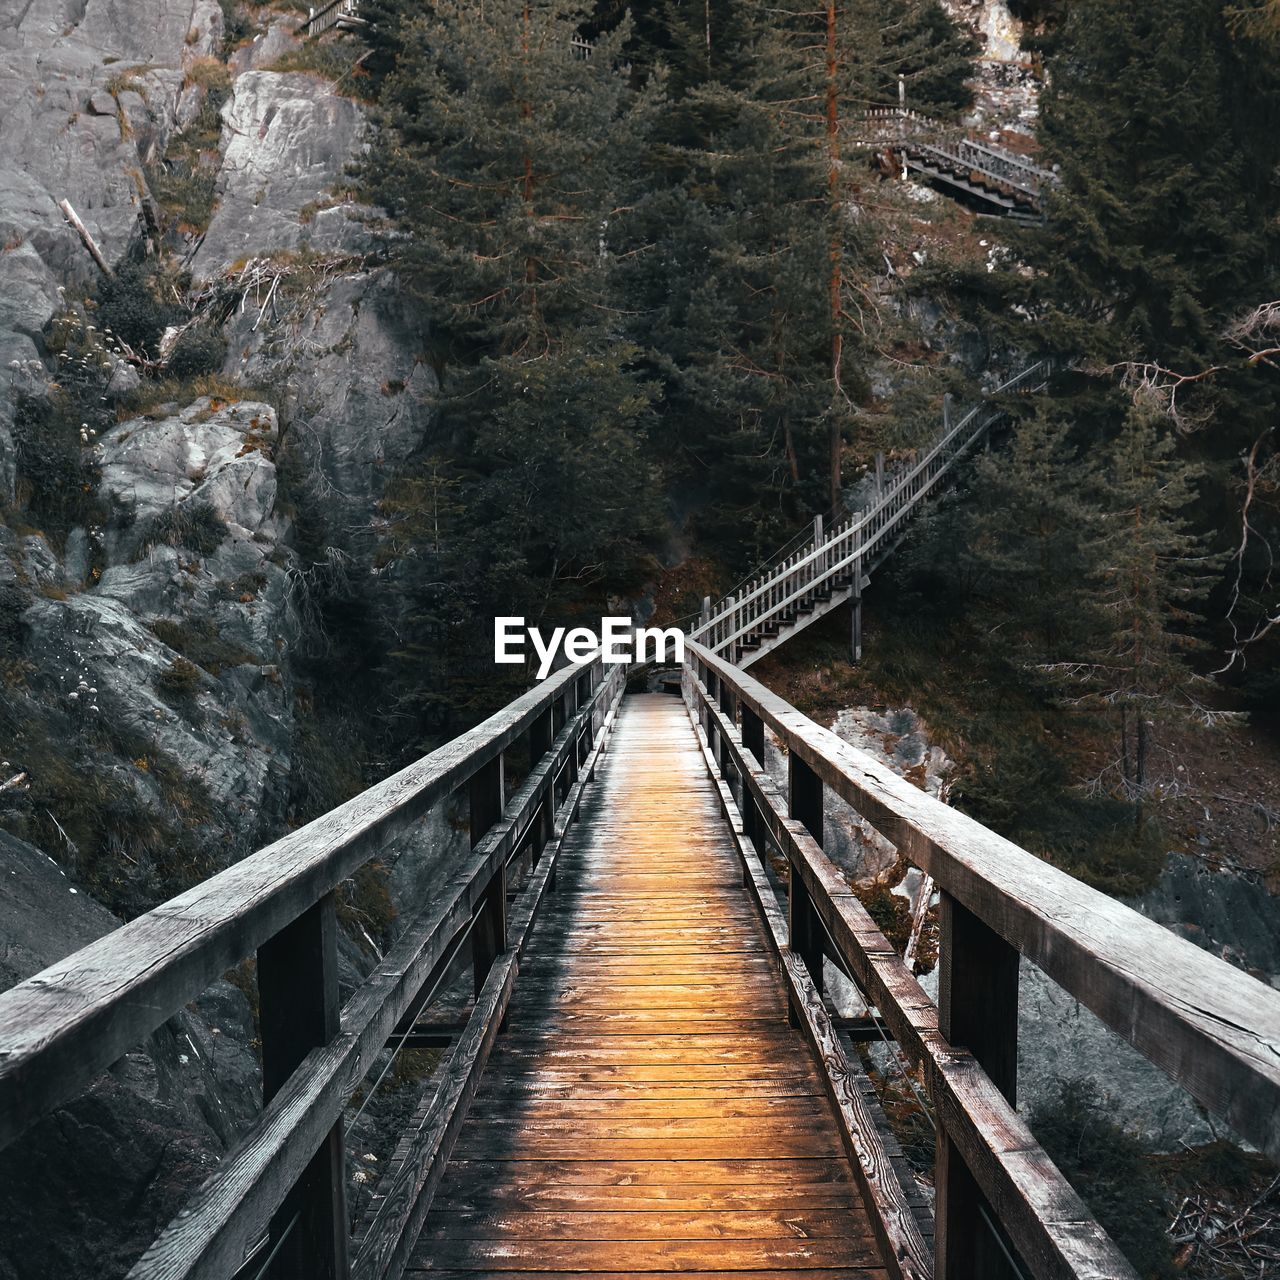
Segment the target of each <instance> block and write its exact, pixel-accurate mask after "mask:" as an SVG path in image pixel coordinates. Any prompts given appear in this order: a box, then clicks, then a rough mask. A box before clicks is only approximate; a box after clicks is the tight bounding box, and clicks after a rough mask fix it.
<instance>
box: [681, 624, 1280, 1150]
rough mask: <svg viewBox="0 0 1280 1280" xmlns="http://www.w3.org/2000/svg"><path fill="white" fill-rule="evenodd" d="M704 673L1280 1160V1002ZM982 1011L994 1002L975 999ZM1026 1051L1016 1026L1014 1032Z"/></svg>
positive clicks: (833, 741) (956, 900) (743, 689)
mask: <svg viewBox="0 0 1280 1280" xmlns="http://www.w3.org/2000/svg"><path fill="white" fill-rule="evenodd" d="M686 653H687V656H686V665H688V664H690V663H696V664H699V671H698V674H699V675H702V674H703V673H709V675H710V676H711V677H712V678H713V679H714V681H715V682H716V684H717V686H718V687H720V688H723V689H725V690H728V691H729V692H730V694H731V696H732V698H733V699H734V701H735V703H736V705H737V707H738V708H742V707H745V708H747V710H748V711H749V712H750V713H751V714H753V715H754V716H756V717H758V718H759V719H760V720H761V721H762V722H763V723H764V724H765V725H767V726H768V727H769V728H770V729H772V730H773V732H774V733H775V734H776V735H777V736H778V738H779V740H780V742H781V745H782V747H783V748H784V749H785V750H786V752H787V753H788V756H789V759H790V761H791V767H792V770H793V773H794V771H795V770H796V768H797V766H798V767H799V768H801V769H802V770H807V771H808V772H809V773H810V774H812V775H813V777H814V778H815V779H816V780H817V782H818V783H819V784H820V786H824V787H830V788H831V790H832V791H834V792H835V793H836V794H837V795H839V796H840V797H841V798H842V799H844V800H845V801H847V802H848V803H849V804H850V805H852V806H853V807H854V809H855V810H857V812H858V813H860V814H861V815H862V816H863V817H864V818H865V819H866V820H867V821H868V822H869V823H870V824H871V825H872V826H873V827H875V828H876V829H877V830H878V831H879V832H880V833H881V834H882V835H883V836H884V837H885V838H886V839H887V840H889V841H890V842H891V843H892V844H894V845H895V846H896V848H897V849H898V851H899V853H900V854H901V855H902V856H903V857H905V858H906V859H907V861H909V862H910V863H912V864H913V865H915V866H917V867H919V868H920V869H921V870H922V871H924V872H926V873H927V874H928V875H929V876H931V877H932V878H933V880H934V882H935V883H936V884H937V886H938V888H939V889H940V890H941V892H942V895H943V899H944V903H953V904H956V905H958V906H959V907H961V908H963V909H964V910H965V911H966V912H968V913H970V914H971V915H972V916H973V917H975V918H976V921H978V922H980V927H985V929H986V930H987V931H989V932H990V934H991V935H992V938H993V940H994V942H995V943H997V944H1000V945H1004V946H1007V947H1008V948H1012V949H1013V950H1015V951H1016V952H1017V953H1019V954H1021V955H1023V956H1025V957H1026V958H1027V959H1028V960H1030V961H1032V962H1033V963H1034V964H1035V965H1036V966H1037V967H1038V968H1040V969H1041V970H1042V971H1043V972H1044V973H1045V974H1046V975H1047V976H1048V977H1049V978H1050V979H1052V980H1053V981H1054V982H1055V983H1057V984H1058V986H1060V987H1062V988H1063V990H1065V991H1067V992H1068V993H1070V994H1071V995H1072V996H1074V997H1075V998H1076V999H1077V1000H1079V1001H1080V1002H1081V1004H1083V1005H1085V1006H1086V1007H1088V1008H1089V1009H1091V1010H1092V1011H1093V1012H1094V1013H1095V1014H1097V1016H1098V1017H1099V1018H1101V1019H1102V1021H1103V1022H1105V1023H1106V1024H1107V1025H1108V1026H1109V1027H1111V1028H1112V1030H1114V1031H1115V1032H1116V1033H1117V1034H1119V1035H1120V1036H1121V1037H1122V1038H1123V1039H1125V1040H1126V1041H1128V1043H1129V1044H1131V1045H1132V1046H1133V1047H1134V1048H1135V1049H1137V1050H1138V1052H1139V1053H1141V1054H1142V1055H1143V1056H1144V1057H1146V1058H1147V1059H1149V1060H1150V1061H1151V1062H1153V1063H1155V1064H1156V1065H1157V1066H1159V1067H1160V1068H1161V1069H1162V1070H1164V1071H1165V1072H1166V1073H1167V1074H1168V1075H1169V1076H1170V1077H1171V1078H1172V1079H1174V1080H1175V1081H1177V1082H1178V1083H1179V1084H1180V1085H1182V1086H1183V1087H1184V1088H1185V1089H1187V1090H1188V1092H1190V1093H1191V1094H1192V1095H1193V1096H1194V1097H1195V1098H1196V1099H1197V1100H1198V1101H1199V1102H1200V1103H1202V1104H1203V1105H1204V1106H1205V1107H1206V1108H1207V1109H1208V1110H1210V1111H1211V1112H1213V1113H1214V1114H1215V1115H1218V1116H1220V1117H1221V1118H1222V1119H1223V1120H1225V1121H1226V1123H1227V1124H1229V1125H1230V1126H1231V1128H1232V1129H1234V1130H1235V1131H1236V1132H1237V1133H1238V1134H1240V1135H1241V1136H1243V1137H1244V1138H1245V1139H1246V1140H1247V1141H1249V1142H1251V1143H1253V1144H1254V1145H1255V1146H1256V1147H1258V1148H1259V1149H1260V1150H1262V1151H1265V1152H1266V1153H1267V1154H1268V1155H1270V1156H1271V1157H1272V1158H1273V1159H1275V1158H1280V992H1277V991H1275V990H1273V989H1272V988H1270V987H1268V986H1266V985H1265V984H1263V983H1261V982H1259V981H1258V980H1257V979H1255V978H1253V977H1250V976H1249V975H1248V974H1246V973H1244V972H1243V971H1242V970H1240V969H1237V968H1234V967H1233V966H1232V965H1229V964H1228V963H1226V961H1224V960H1220V959H1218V958H1217V957H1216V956H1214V955H1212V954H1210V953H1209V952H1206V951H1203V950H1201V949H1200V948H1199V947H1197V946H1195V945H1194V944H1193V943H1191V942H1188V941H1186V940H1185V939H1183V938H1179V937H1177V936H1176V935H1175V934H1173V933H1171V932H1170V931H1169V930H1167V929H1165V928H1163V927H1162V926H1161V925H1159V924H1156V923H1155V922H1154V921H1152V920H1149V919H1147V917H1145V916H1143V915H1141V914H1139V913H1138V912H1136V911H1134V910H1133V909H1132V908H1130V907H1127V906H1125V905H1124V904H1123V903H1120V902H1117V901H1116V900H1115V899H1113V898H1110V897H1108V896H1107V895H1106V894H1104V893H1100V892H1099V891H1098V890H1096V889H1092V888H1090V887H1089V886H1087V885H1085V884H1083V883H1082V882H1081V881H1079V880H1076V879H1075V878H1074V877H1072V876H1070V875H1068V874H1067V873H1066V872H1064V871H1061V870H1059V869H1058V868H1057V867H1054V866H1053V865H1051V864H1050V863H1047V862H1045V861H1043V860H1042V859H1040V858H1037V857H1036V856H1035V855H1034V854H1031V853H1028V852H1027V851H1026V850H1025V849H1022V848H1020V847H1019V846H1018V845H1016V844H1014V843H1013V842H1012V841H1010V840H1006V839H1005V838H1004V837H1002V836H999V835H997V834H996V833H995V832H993V831H990V830H988V829H987V828H986V827H984V826H982V824H981V823H979V822H977V821H975V820H974V819H973V818H970V817H968V816H967V815H965V814H963V813H961V812H960V811H958V810H956V809H952V808H950V807H949V806H947V805H945V804H943V803H941V802H940V801H939V800H937V799H936V798H934V797H932V796H930V795H928V794H926V793H925V792H923V791H921V790H919V789H918V788H917V787H915V786H913V785H912V784H911V783H909V782H907V781H906V780H905V779H904V778H902V777H900V776H899V775H898V774H896V773H894V772H893V770H892V769H889V768H888V767H887V766H885V765H882V764H880V763H879V762H878V761H876V760H875V759H874V758H872V757H871V756H868V755H866V754H864V753H863V752H860V751H858V750H856V749H855V748H853V747H851V746H849V745H848V744H847V743H845V742H843V741H841V739H840V738H838V737H837V736H836V735H835V734H834V733H832V732H831V731H830V730H827V729H823V728H821V727H820V726H818V725H816V724H814V723H813V721H811V720H810V719H809V718H808V717H807V716H804V715H802V714H801V713H800V712H799V711H796V710H795V709H794V708H793V707H791V706H790V705H789V704H788V703H786V702H785V701H784V700H783V699H782V698H780V697H778V696H777V695H776V694H774V693H772V692H771V691H770V690H768V689H767V688H765V686H763V685H762V684H760V683H758V682H757V681H755V680H753V679H752V678H751V677H750V676H749V675H747V674H746V673H745V672H743V671H741V670H740V669H738V668H737V667H734V666H732V665H731V664H730V663H728V662H726V661H725V660H724V659H723V658H721V657H719V656H717V655H716V654H715V653H713V652H712V651H711V650H710V649H709V648H707V647H705V646H704V645H702V644H699V643H697V642H696V641H690V642H688V643H687V645H686ZM973 995H974V998H976V999H982V998H984V997H983V994H982V992H978V991H975V992H974V993H973ZM1005 1034H1006V1036H1007V1037H1008V1038H1009V1040H1010V1041H1011V1042H1012V1043H1014V1044H1016V1035H1017V1028H1016V1022H1015V1024H1014V1025H1012V1026H1009V1027H1007V1028H1006V1030H1005Z"/></svg>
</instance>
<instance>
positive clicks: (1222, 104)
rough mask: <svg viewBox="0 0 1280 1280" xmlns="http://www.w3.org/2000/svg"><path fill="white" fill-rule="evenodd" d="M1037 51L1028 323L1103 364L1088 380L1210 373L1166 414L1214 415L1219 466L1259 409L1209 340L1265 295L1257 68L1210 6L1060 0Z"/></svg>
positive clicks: (1270, 147) (1261, 402) (1266, 104)
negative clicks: (1140, 372) (1215, 371)
mask: <svg viewBox="0 0 1280 1280" xmlns="http://www.w3.org/2000/svg"><path fill="white" fill-rule="evenodd" d="M1050 52H1051V57H1052V62H1051V66H1052V76H1051V79H1050V85H1049V88H1048V89H1047V91H1046V93H1045V94H1044V96H1043V101H1042V126H1041V130H1040V134H1041V141H1042V144H1043V146H1044V151H1045V159H1046V161H1047V162H1051V163H1054V164H1056V165H1057V166H1058V168H1059V170H1060V177H1061V183H1060V185H1059V186H1058V187H1057V188H1056V189H1055V191H1054V192H1053V194H1052V197H1051V199H1050V220H1049V224H1048V227H1047V228H1046V229H1045V230H1044V231H1043V232H1039V233H1035V234H1033V235H1032V236H1030V237H1029V238H1028V240H1027V242H1026V245H1025V250H1026V252H1027V254H1028V256H1029V257H1030V259H1031V260H1032V261H1033V262H1034V263H1035V265H1036V266H1038V267H1040V268H1041V274H1040V275H1039V276H1038V277H1037V280H1036V282H1035V285H1034V290H1035V294H1034V299H1033V303H1034V307H1035V314H1036V318H1037V320H1038V321H1039V322H1040V323H1039V326H1038V327H1039V329H1040V331H1041V332H1043V333H1045V334H1046V335H1047V337H1048V341H1049V344H1050V345H1051V346H1052V347H1053V348H1054V349H1055V350H1056V351H1058V352H1059V353H1061V354H1063V355H1064V356H1067V357H1069V358H1071V359H1072V360H1075V361H1082V360H1083V361H1087V362H1090V363H1091V365H1092V366H1093V367H1095V368H1101V369H1105V370H1107V371H1108V372H1107V374H1106V377H1105V378H1104V379H1103V386H1104V387H1105V386H1106V385H1109V384H1112V383H1114V382H1115V380H1116V377H1117V374H1116V372H1115V371H1116V367H1117V366H1121V365H1126V364H1130V363H1133V362H1138V363H1142V364H1150V365H1153V366H1159V367H1160V368H1161V369H1163V370H1166V371H1169V372H1170V373H1175V374H1179V375H1195V374H1198V373H1200V372H1202V371H1205V370H1208V369H1210V368H1213V367H1216V366H1224V368H1223V370H1222V372H1221V374H1220V375H1218V376H1216V377H1214V378H1212V379H1206V380H1205V381H1203V382H1201V383H1199V384H1197V385H1188V386H1187V387H1186V389H1185V390H1184V392H1183V405H1184V407H1185V410H1186V415H1187V418H1188V419H1189V420H1190V419H1192V418H1198V419H1201V420H1203V419H1206V418H1207V417H1208V416H1209V415H1211V414H1214V413H1215V412H1216V414H1217V421H1216V423H1215V426H1214V429H1213V438H1212V439H1207V440H1206V443H1205V452H1206V453H1216V454H1217V455H1218V456H1220V457H1221V456H1234V455H1235V453H1237V452H1238V450H1239V448H1240V447H1241V444H1242V441H1248V442H1251V441H1252V440H1253V439H1255V438H1256V435H1257V431H1256V428H1257V427H1258V424H1259V420H1260V416H1261V415H1263V414H1267V415H1269V414H1270V408H1269V405H1268V404H1267V402H1268V401H1269V399H1270V397H1269V396H1268V395H1267V394H1266V393H1265V392H1260V390H1259V388H1258V385H1257V380H1256V379H1250V378H1248V377H1247V376H1244V377H1242V376H1239V375H1238V373H1237V372H1234V371H1232V369H1231V368H1230V367H1229V366H1231V365H1232V364H1233V361H1232V360H1231V358H1230V355H1229V353H1228V351H1227V349H1226V345H1227V344H1226V342H1225V340H1224V337H1223V334H1224V331H1225V330H1226V328H1227V327H1228V325H1229V323H1230V321H1231V320H1232V319H1233V318H1234V317H1235V316H1236V315H1237V314H1238V313H1239V312H1241V311H1243V310H1247V309H1248V308H1250V307H1252V306H1255V305H1257V303H1258V302H1260V301H1263V300H1269V299H1271V298H1273V297H1276V296H1278V295H1280V226H1278V225H1277V223H1276V221H1275V219H1274V218H1273V217H1272V216H1271V211H1272V210H1274V208H1275V207H1276V203H1277V200H1278V199H1280V178H1278V176H1277V162H1278V161H1280V129H1277V125H1280V79H1278V78H1277V67H1276V64H1275V61H1274V59H1272V58H1270V57H1269V56H1267V55H1265V54H1263V53H1262V52H1261V51H1260V50H1259V49H1258V48H1257V47H1256V46H1255V45H1253V44H1252V43H1251V42H1249V41H1242V40H1238V39H1235V38H1233V36H1232V33H1231V31H1230V29H1229V24H1228V23H1227V22H1226V21H1225V20H1224V15H1223V7H1222V5H1221V3H1220V0H1151V3H1148V4H1142V5H1136V4H1114V3H1112V2H1111V0H1074V3H1073V4H1072V7H1071V10H1070V15H1069V18H1068V21H1067V23H1066V25H1065V26H1064V28H1063V29H1062V31H1061V32H1060V33H1059V34H1058V36H1057V37H1055V39H1054V40H1053V41H1052V43H1051V45H1050ZM1235 363H1236V364H1238V361H1237V362H1235ZM1092 394H1093V395H1094V396H1095V403H1096V396H1097V394H1098V391H1097V389H1094V390H1093V392H1092ZM1112 405H1113V408H1114V405H1115V402H1114V401H1112ZM1118 425H1119V420H1118V417H1113V418H1112V420H1111V427H1112V429H1114V428H1116V427H1118Z"/></svg>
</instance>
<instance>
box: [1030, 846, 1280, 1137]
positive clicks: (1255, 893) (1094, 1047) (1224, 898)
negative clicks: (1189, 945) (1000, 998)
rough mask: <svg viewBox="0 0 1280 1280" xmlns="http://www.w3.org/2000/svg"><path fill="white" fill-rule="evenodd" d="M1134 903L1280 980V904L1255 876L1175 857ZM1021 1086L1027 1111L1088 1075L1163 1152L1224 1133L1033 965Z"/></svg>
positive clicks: (1240, 964) (1208, 945)
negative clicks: (1068, 1081) (1062, 1083)
mask: <svg viewBox="0 0 1280 1280" xmlns="http://www.w3.org/2000/svg"><path fill="white" fill-rule="evenodd" d="M1129 905H1130V906H1132V907H1134V909H1135V910H1137V911H1140V912H1142V914H1143V915H1145V916H1148V917H1150V918H1151V919H1152V920H1155V921H1156V922H1157V923H1159V924H1162V925H1164V926H1165V927H1166V928H1168V929H1170V930H1171V931H1172V932H1174V933H1177V934H1179V935H1181V936H1182V937H1185V938H1187V939H1189V940H1190V941H1192V942H1195V943H1196V944H1197V945H1198V946H1201V947H1204V949H1205V950H1206V951H1212V952H1213V953H1214V954H1215V955H1218V956H1220V957H1221V958H1222V959H1224V960H1227V961H1228V962H1229V963H1232V964H1235V965H1237V966H1238V967H1239V968H1242V969H1247V970H1248V971H1249V972H1250V973H1252V974H1253V975H1254V976H1255V977H1257V978H1260V979H1261V980H1262V981H1264V982H1266V983H1268V984H1270V985H1271V986H1277V985H1280V901H1277V900H1276V899H1275V898H1273V897H1272V896H1271V895H1270V894H1268V893H1267V892H1266V891H1265V889H1263V888H1262V886H1260V885H1259V884H1257V883H1256V881H1255V879H1254V878H1251V877H1248V876H1243V875H1239V874H1236V873H1234V872H1230V871H1219V870H1214V869H1212V868H1210V867H1208V866H1207V865H1206V864H1205V863H1204V862H1203V861H1202V860H1201V859H1199V858H1196V857H1194V856H1192V855H1190V854H1170V855H1169V857H1168V859H1167V861H1166V863H1165V869H1164V872H1163V874H1162V875H1161V877H1160V881H1159V883H1158V884H1157V885H1156V886H1155V887H1154V888H1153V889H1151V890H1149V891H1148V892H1147V893H1145V894H1144V895H1143V896H1142V897H1141V898H1139V899H1137V900H1135V901H1134V902H1131V903H1130V904H1129ZM1018 1021H1019V1036H1020V1038H1021V1039H1020V1045H1019V1053H1018V1089H1019V1093H1020V1095H1021V1097H1020V1101H1021V1102H1022V1105H1023V1106H1024V1107H1032V1106H1034V1105H1035V1103H1036V1102H1037V1101H1039V1100H1040V1099H1045V1100H1049V1099H1051V1098H1052V1097H1053V1096H1054V1094H1055V1086H1056V1084H1057V1082H1058V1081H1059V1080H1061V1079H1063V1078H1066V1077H1075V1076H1082V1077H1087V1078H1090V1079H1092V1080H1094V1081H1095V1082H1096V1083H1097V1085H1098V1087H1099V1089H1100V1090H1101V1092H1102V1093H1103V1094H1104V1095H1105V1096H1108V1097H1110V1099H1111V1104H1112V1106H1113V1107H1114V1108H1115V1110H1116V1115H1117V1119H1118V1120H1120V1121H1121V1122H1122V1123H1124V1124H1125V1125H1127V1126H1128V1127H1129V1128H1131V1129H1132V1130H1134V1131H1135V1132H1136V1133H1138V1134H1139V1135H1140V1136H1141V1137H1142V1139H1143V1140H1144V1142H1146V1143H1147V1144H1148V1145H1149V1146H1150V1147H1151V1148H1152V1149H1153V1150H1156V1151H1176V1150H1178V1148H1179V1146H1180V1145H1181V1144H1182V1143H1187V1144H1188V1145H1195V1144H1197V1143H1201V1142H1210V1141H1212V1140H1213V1139H1214V1138H1216V1137H1220V1136H1222V1135H1223V1130H1222V1128H1221V1126H1218V1127H1216V1128H1215V1126H1214V1124H1213V1122H1212V1121H1210V1120H1209V1119H1208V1118H1207V1117H1206V1116H1205V1114H1204V1112H1203V1111H1202V1110H1201V1108H1200V1107H1199V1106H1198V1105H1197V1104H1196V1103H1195V1101H1194V1100H1193V1099H1192V1098H1191V1096H1190V1094H1188V1093H1187V1092H1186V1091H1185V1090H1184V1089H1182V1088H1180V1087H1179V1086H1178V1085H1176V1084H1174V1083H1173V1081H1171V1080H1170V1079H1169V1078H1168V1077H1167V1076H1166V1075H1165V1074H1164V1073H1163V1072H1162V1071H1160V1069H1159V1068H1158V1067H1154V1066H1152V1064H1151V1063H1149V1062H1148V1061H1147V1060H1146V1059H1145V1058H1144V1057H1142V1056H1141V1055H1140V1054H1139V1053H1138V1052H1137V1051H1136V1050H1134V1049H1132V1048H1130V1047H1129V1045H1128V1044H1126V1043H1125V1042H1124V1041H1123V1040H1122V1039H1121V1038H1120V1037H1119V1036H1118V1035H1116V1034H1115V1033H1114V1032H1113V1031H1111V1030H1109V1029H1108V1028H1107V1027H1105V1026H1104V1025H1103V1024H1102V1023H1101V1022H1099V1021H1098V1019H1097V1018H1095V1017H1094V1016H1093V1014H1091V1013H1090V1012H1089V1011H1088V1010H1087V1009H1085V1008H1084V1006H1083V1005H1081V1004H1080V1003H1079V1002H1078V1001H1076V1000H1074V999H1072V997H1071V996H1069V995H1067V994H1066V993H1065V992H1064V991H1062V990H1061V989H1060V988H1059V987H1057V986H1056V985H1054V984H1053V983H1052V982H1050V981H1049V980H1048V979H1047V978H1045V976H1044V975H1043V974H1042V973H1041V972H1040V971H1039V970H1038V969H1036V968H1035V966H1034V965H1031V964H1027V963H1025V962H1024V964H1023V966H1022V980H1021V989H1020V999H1019V1018H1018Z"/></svg>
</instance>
